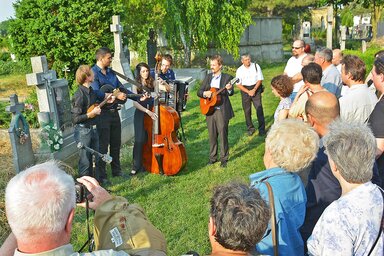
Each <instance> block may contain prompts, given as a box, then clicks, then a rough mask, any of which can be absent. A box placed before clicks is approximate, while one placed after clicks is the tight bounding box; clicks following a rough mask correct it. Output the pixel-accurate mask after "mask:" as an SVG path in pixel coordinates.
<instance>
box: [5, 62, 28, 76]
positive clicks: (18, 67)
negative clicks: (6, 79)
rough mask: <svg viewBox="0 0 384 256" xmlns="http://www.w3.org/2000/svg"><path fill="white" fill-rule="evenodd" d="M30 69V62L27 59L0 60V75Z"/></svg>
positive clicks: (25, 71)
mask: <svg viewBox="0 0 384 256" xmlns="http://www.w3.org/2000/svg"><path fill="white" fill-rule="evenodd" d="M31 70H32V67H31V63H30V62H27V61H16V62H14V61H1V60H0V75H9V74H20V73H25V74H27V73H30V72H31Z"/></svg>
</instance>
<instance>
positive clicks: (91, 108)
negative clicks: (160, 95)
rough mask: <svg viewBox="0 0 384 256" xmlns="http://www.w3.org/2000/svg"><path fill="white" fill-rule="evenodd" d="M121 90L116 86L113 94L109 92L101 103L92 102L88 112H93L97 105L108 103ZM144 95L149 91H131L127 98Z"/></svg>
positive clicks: (101, 105)
mask: <svg viewBox="0 0 384 256" xmlns="http://www.w3.org/2000/svg"><path fill="white" fill-rule="evenodd" d="M119 92H120V90H119V88H116V89H114V90H113V91H112V93H111V94H109V95H108V96H107V97H106V98H105V99H104V100H103V101H102V102H100V103H95V104H92V105H91V106H90V107H89V108H88V109H87V113H89V112H91V111H92V110H93V109H94V108H95V107H97V106H99V107H100V108H102V107H103V106H104V105H105V104H106V103H107V101H108V100H109V99H110V98H111V97H112V96H115V97H116V96H117V94H118V93H119ZM143 95H148V93H145V94H134V93H131V94H127V95H126V97H127V98H138V97H142V96H143Z"/></svg>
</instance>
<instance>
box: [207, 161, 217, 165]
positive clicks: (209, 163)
mask: <svg viewBox="0 0 384 256" xmlns="http://www.w3.org/2000/svg"><path fill="white" fill-rule="evenodd" d="M216 162H217V160H214V161H213V160H209V162H208V165H213V164H215V163H216Z"/></svg>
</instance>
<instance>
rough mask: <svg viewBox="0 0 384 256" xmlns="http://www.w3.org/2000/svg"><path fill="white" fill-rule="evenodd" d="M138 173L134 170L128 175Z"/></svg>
mask: <svg viewBox="0 0 384 256" xmlns="http://www.w3.org/2000/svg"><path fill="white" fill-rule="evenodd" d="M137 173H138V171H136V170H132V171H131V173H130V174H129V175H136V174H137Z"/></svg>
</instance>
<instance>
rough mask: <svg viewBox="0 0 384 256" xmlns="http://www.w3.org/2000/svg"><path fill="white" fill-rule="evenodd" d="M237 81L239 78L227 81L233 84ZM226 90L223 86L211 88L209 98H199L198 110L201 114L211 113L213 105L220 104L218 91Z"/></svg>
mask: <svg viewBox="0 0 384 256" xmlns="http://www.w3.org/2000/svg"><path fill="white" fill-rule="evenodd" d="M238 81H239V78H237V77H235V78H233V79H232V80H231V81H230V82H229V83H230V84H231V85H232V86H233V85H234V84H235V83H237V82H238ZM224 90H226V88H225V87H223V88H221V89H219V90H218V89H216V88H211V89H210V91H211V92H212V96H211V98H200V110H201V113H202V114H203V115H210V114H212V113H213V110H214V109H215V106H219V105H220V104H221V97H220V93H221V92H222V91H224Z"/></svg>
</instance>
